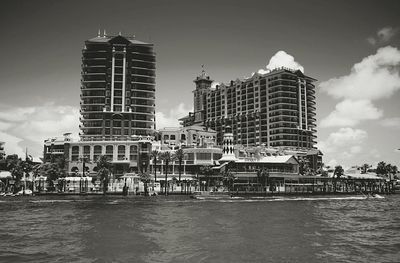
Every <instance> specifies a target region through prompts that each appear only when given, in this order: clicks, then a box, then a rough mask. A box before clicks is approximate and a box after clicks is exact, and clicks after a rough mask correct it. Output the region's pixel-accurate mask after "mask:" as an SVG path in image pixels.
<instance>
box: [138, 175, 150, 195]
mask: <svg viewBox="0 0 400 263" xmlns="http://www.w3.org/2000/svg"><path fill="white" fill-rule="evenodd" d="M139 177H140V181H142V182H143V183H144V196H148V195H149V191H148V188H147V185H148V183H150V180H151V177H150V174H149V173H146V172H142V173H140V174H139Z"/></svg>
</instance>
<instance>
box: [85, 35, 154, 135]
mask: <svg viewBox="0 0 400 263" xmlns="http://www.w3.org/2000/svg"><path fill="white" fill-rule="evenodd" d="M155 63H156V58H155V53H154V51H153V44H149V43H145V42H141V41H139V40H136V39H135V38H134V37H126V36H121V35H118V36H107V35H106V33H105V32H104V35H102V36H101V35H100V32H99V34H98V36H97V37H95V38H92V39H89V40H87V41H85V47H84V49H83V50H82V79H81V82H82V85H81V111H80V112H81V119H80V120H81V125H80V129H81V133H80V137H81V139H82V140H91V139H93V138H106V139H110V138H114V139H115V138H119V139H123V138H128V137H132V136H134V135H138V136H144V135H152V134H153V133H154V128H155V119H154V118H155Z"/></svg>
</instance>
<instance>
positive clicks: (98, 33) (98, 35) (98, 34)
mask: <svg viewBox="0 0 400 263" xmlns="http://www.w3.org/2000/svg"><path fill="white" fill-rule="evenodd" d="M97 37H100V29H99V31H98V32H97Z"/></svg>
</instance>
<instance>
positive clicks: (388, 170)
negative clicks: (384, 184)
mask: <svg viewBox="0 0 400 263" xmlns="http://www.w3.org/2000/svg"><path fill="white" fill-rule="evenodd" d="M397 172H398V169H397V166H396V165H392V164H390V163H389V164H387V165H386V173H387V174H388V175H389V179H390V180H392V179H393V177H392V175H393V176H395V175H396V173H397Z"/></svg>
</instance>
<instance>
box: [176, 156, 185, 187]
mask: <svg viewBox="0 0 400 263" xmlns="http://www.w3.org/2000/svg"><path fill="white" fill-rule="evenodd" d="M184 157H185V155H184V154H183V150H182V149H178V150H177V151H176V152H175V155H174V159H177V160H178V163H179V167H178V173H179V179H178V180H179V183H180V182H181V173H182V161H183V158H184Z"/></svg>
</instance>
